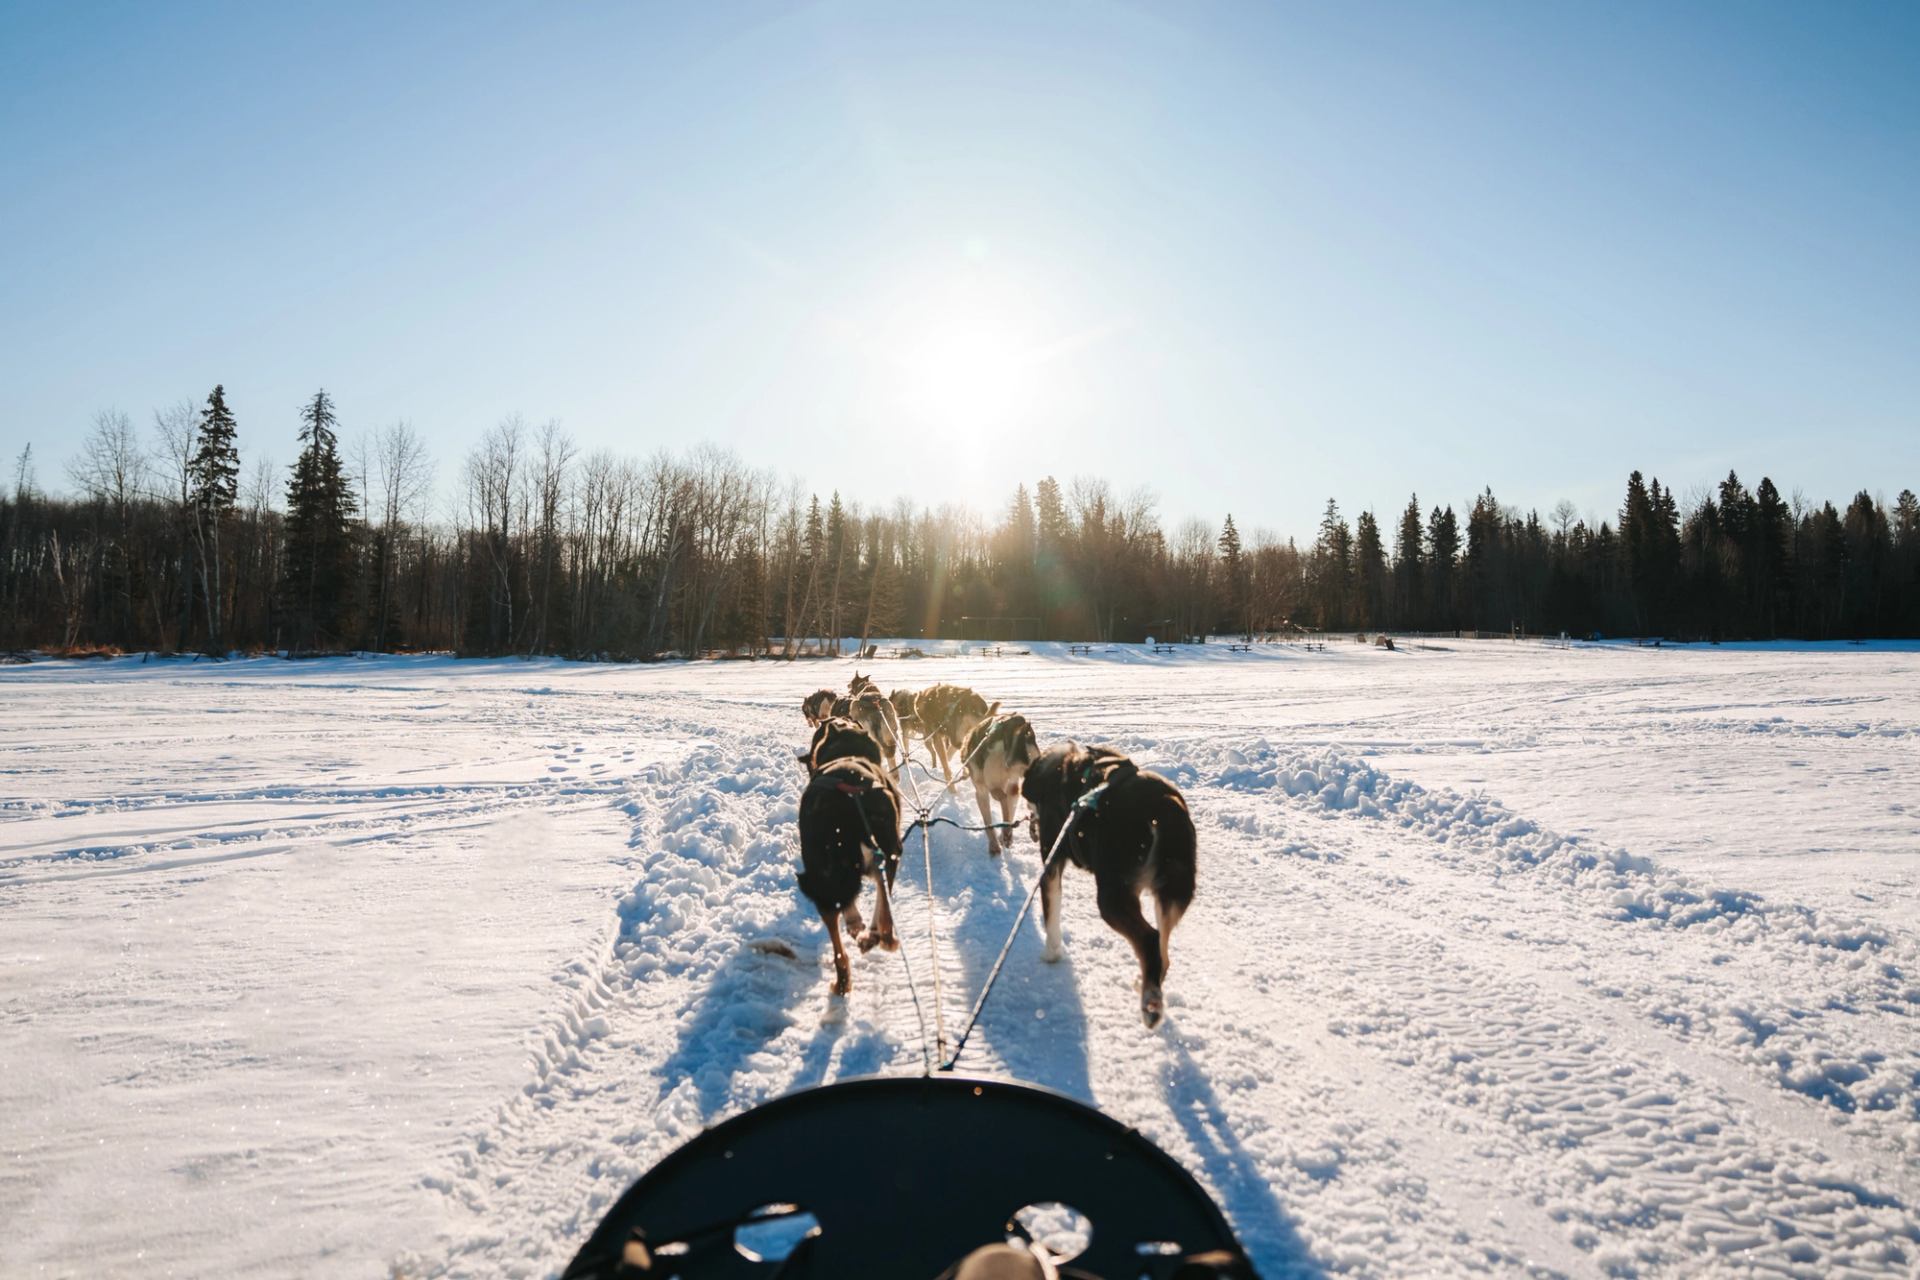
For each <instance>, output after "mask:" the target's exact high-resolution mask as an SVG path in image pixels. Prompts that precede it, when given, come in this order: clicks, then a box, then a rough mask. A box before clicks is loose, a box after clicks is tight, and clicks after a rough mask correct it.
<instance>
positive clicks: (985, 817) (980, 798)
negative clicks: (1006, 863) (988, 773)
mask: <svg viewBox="0 0 1920 1280" xmlns="http://www.w3.org/2000/svg"><path fill="white" fill-rule="evenodd" d="M973 799H974V803H976V804H978V805H979V806H980V825H981V826H983V827H985V828H986V829H987V856H988V857H990V858H997V857H999V856H1000V833H999V832H998V831H996V830H995V829H994V826H993V798H992V796H990V795H989V794H988V792H987V787H986V784H985V783H983V782H980V781H977V780H976V781H975V782H974V784H973Z"/></svg>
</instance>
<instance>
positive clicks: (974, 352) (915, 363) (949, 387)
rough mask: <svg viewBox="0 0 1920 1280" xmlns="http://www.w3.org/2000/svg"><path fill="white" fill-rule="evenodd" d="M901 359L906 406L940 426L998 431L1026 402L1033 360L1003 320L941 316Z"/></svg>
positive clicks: (1012, 423)
mask: <svg viewBox="0 0 1920 1280" xmlns="http://www.w3.org/2000/svg"><path fill="white" fill-rule="evenodd" d="M904 363H905V366H906V368H905V372H906V375H907V386H906V389H905V390H906V395H907V399H908V402H909V406H910V408H912V409H913V410H914V412H915V413H916V414H917V415H924V416H925V417H927V418H928V419H929V420H931V421H933V422H935V423H937V424H939V425H942V426H947V427H952V428H955V429H958V430H963V431H975V432H980V433H983V434H986V435H998V434H1001V433H1003V432H1006V431H1010V430H1012V429H1014V428H1015V427H1017V426H1018V425H1019V423H1020V421H1021V420H1022V419H1023V418H1024V417H1025V416H1026V412H1027V410H1028V409H1029V407H1030V403H1031V390H1032V388H1031V381H1032V373H1033V370H1032V365H1031V361H1030V359H1029V358H1028V357H1027V356H1026V355H1025V353H1023V352H1022V351H1021V350H1020V349H1019V347H1018V346H1017V345H1016V344H1015V343H1014V342H1013V341H1012V340H1011V339H1010V336H1009V334H1008V333H1007V332H1006V328H1005V326H1004V324H997V323H995V322H994V321H993V320H991V319H990V318H989V317H986V316H984V315H978V314H973V315H969V314H964V313H963V314H959V315H953V316H948V317H944V318H942V321H941V322H940V323H938V324H936V325H935V326H933V327H931V328H930V331H929V332H928V333H927V334H926V335H925V336H923V337H922V338H920V339H919V341H918V342H916V343H915V344H914V345H913V346H912V348H911V349H910V350H909V351H908V352H907V353H906V359H905V362H904Z"/></svg>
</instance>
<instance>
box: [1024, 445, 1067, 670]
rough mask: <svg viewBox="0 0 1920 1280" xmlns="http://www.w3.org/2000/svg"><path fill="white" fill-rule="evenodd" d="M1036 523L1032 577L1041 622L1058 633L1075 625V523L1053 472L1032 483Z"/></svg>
mask: <svg viewBox="0 0 1920 1280" xmlns="http://www.w3.org/2000/svg"><path fill="white" fill-rule="evenodd" d="M1033 523H1034V531H1033V532H1034V560H1033V580H1034V590H1035V593H1036V595H1037V596H1038V608H1039V610H1040V620H1041V621H1040V625H1041V628H1042V630H1043V632H1044V634H1046V635H1057V634H1059V633H1060V632H1061V631H1062V630H1063V629H1065V628H1067V627H1071V626H1072V625H1074V619H1073V617H1072V610H1073V605H1074V591H1073V579H1072V576H1071V574H1072V566H1071V555H1072V550H1073V525H1072V523H1071V522H1070V520H1069V519H1068V516H1067V503H1066V499H1065V497H1064V496H1063V495H1062V494H1061V492H1060V482H1059V481H1058V480H1055V479H1054V478H1053V477H1052V476H1047V477H1045V478H1044V479H1042V480H1041V481H1040V483H1038V484H1036V485H1035V486H1034V487H1033Z"/></svg>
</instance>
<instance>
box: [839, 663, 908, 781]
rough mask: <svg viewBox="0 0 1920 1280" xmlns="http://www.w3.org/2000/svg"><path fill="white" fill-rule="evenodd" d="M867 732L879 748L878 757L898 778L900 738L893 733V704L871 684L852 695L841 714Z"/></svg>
mask: <svg viewBox="0 0 1920 1280" xmlns="http://www.w3.org/2000/svg"><path fill="white" fill-rule="evenodd" d="M841 714H842V715H845V716H846V717H847V719H849V720H851V721H853V722H854V723H855V724H857V725H859V726H860V727H861V728H862V729H865V730H866V731H867V736H868V737H870V738H872V739H873V740H874V742H875V744H876V745H878V746H879V748H880V755H881V757H882V758H883V759H884V760H885V761H886V764H887V767H888V768H889V769H891V770H892V771H893V775H894V777H896V778H897V777H899V776H900V763H899V755H900V737H899V735H898V734H896V733H895V732H894V731H893V704H891V703H890V702H888V701H887V699H886V697H885V696H884V695H883V694H882V693H881V692H880V691H879V690H878V689H876V688H874V687H873V686H872V685H871V684H869V685H868V686H867V687H866V688H864V689H862V690H861V691H860V692H859V693H856V694H854V695H853V700H852V702H851V703H850V704H849V706H848V707H847V710H846V711H844V712H842V713H841Z"/></svg>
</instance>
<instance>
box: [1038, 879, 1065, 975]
mask: <svg viewBox="0 0 1920 1280" xmlns="http://www.w3.org/2000/svg"><path fill="white" fill-rule="evenodd" d="M1064 870H1066V868H1065V867H1064V866H1061V865H1058V864H1056V865H1055V866H1054V868H1053V869H1052V870H1051V871H1049V872H1047V878H1046V879H1044V880H1042V881H1041V882H1040V918H1041V920H1043V921H1045V922H1046V926H1047V945H1046V949H1045V950H1043V951H1042V952H1041V953H1040V958H1041V959H1042V960H1045V961H1046V962H1047V963H1048V964H1054V963H1056V962H1057V961H1058V960H1059V959H1060V957H1061V956H1062V955H1064V954H1066V952H1065V950H1064V949H1063V948H1062V946H1061V944H1060V873H1061V872H1062V871H1064Z"/></svg>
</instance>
